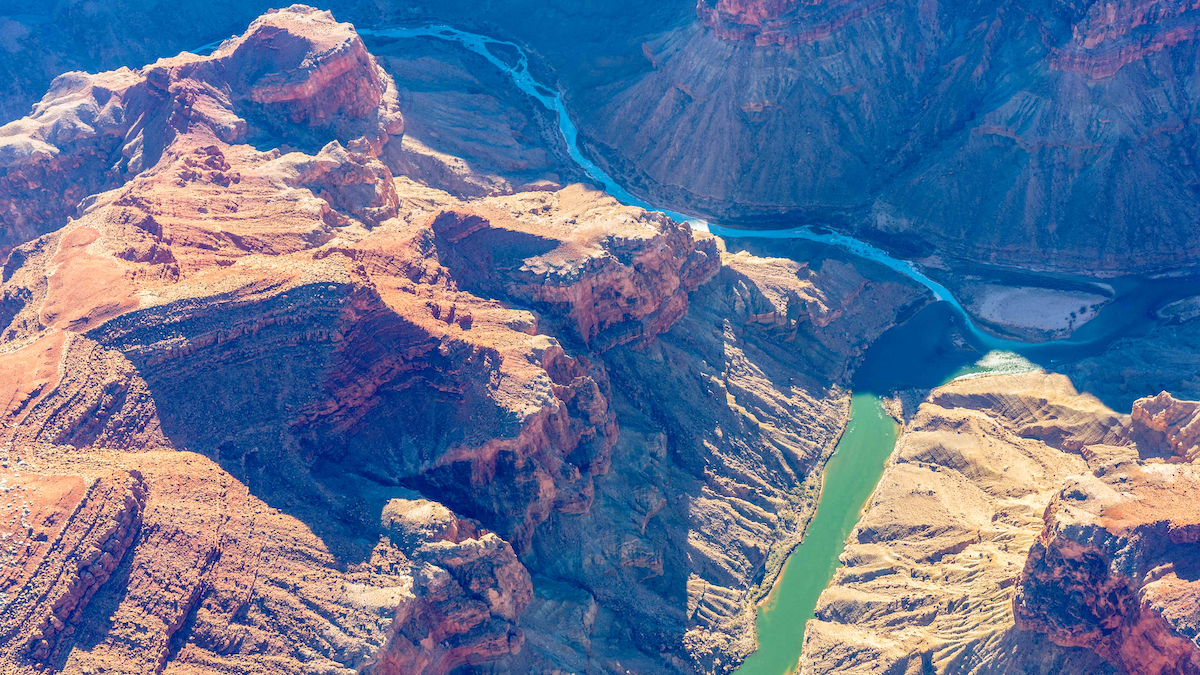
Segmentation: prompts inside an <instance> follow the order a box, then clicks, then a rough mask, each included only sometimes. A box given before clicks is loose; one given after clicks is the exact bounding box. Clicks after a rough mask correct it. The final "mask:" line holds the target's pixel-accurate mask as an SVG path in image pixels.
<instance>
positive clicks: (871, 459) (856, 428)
mask: <svg viewBox="0 0 1200 675" xmlns="http://www.w3.org/2000/svg"><path fill="white" fill-rule="evenodd" d="M359 33H360V34H362V35H364V36H369V37H376V38H416V37H431V38H437V39H441V40H449V41H453V42H457V43H459V44H461V45H462V46H463V47H465V48H467V49H469V50H471V51H472V52H475V53H476V54H479V55H481V56H483V57H484V58H485V59H487V60H488V61H489V62H490V63H491V64H492V65H494V66H495V67H497V68H499V69H500V70H501V71H503V72H505V73H507V74H508V75H509V76H511V78H512V81H513V83H514V84H515V85H516V86H517V87H518V88H519V89H520V90H521V91H523V92H525V93H526V94H528V95H530V96H532V97H533V98H534V99H536V100H537V101H539V102H540V103H541V104H542V105H543V106H545V107H546V108H547V109H548V110H550V111H552V112H554V113H556V114H557V117H558V126H559V130H560V131H561V133H562V136H563V139H564V141H565V142H566V147H567V150H568V153H569V154H570V156H571V158H572V160H574V161H575V162H576V163H577V164H578V165H579V167H580V168H581V169H582V170H583V171H584V172H585V173H586V174H587V175H588V176H589V177H591V178H592V179H593V180H594V181H596V182H597V183H599V184H600V185H602V186H603V187H604V189H605V191H606V192H608V194H610V195H612V196H613V197H614V198H616V199H617V200H619V201H621V202H623V203H625V204H630V205H634V206H639V207H642V208H644V209H648V210H655V211H660V212H662V213H665V214H667V215H668V216H670V217H671V218H673V219H675V220H677V221H680V222H689V223H690V224H691V225H692V227H693V228H696V229H701V230H707V231H710V232H712V233H713V234H717V235H719V236H721V237H723V238H726V239H730V240H738V239H753V240H759V241H761V242H762V243H763V244H765V243H766V242H768V241H770V240H788V239H792V240H794V239H801V240H807V241H812V242H817V243H820V244H825V245H828V246H833V247H836V248H838V249H840V250H842V251H845V252H848V253H850V254H851V255H853V256H856V257H859V258H863V259H866V260H869V261H871V262H873V263H876V264H879V265H882V266H884V267H886V268H888V269H890V270H893V271H894V272H897V273H899V274H902V275H904V276H906V277H908V278H910V279H912V280H913V281H915V282H917V283H918V284H920V285H922V286H924V287H925V288H927V289H929V291H930V292H931V293H932V295H933V296H934V298H936V300H937V301H938V302H935V303H934V304H931V305H929V306H928V307H926V308H925V309H923V310H922V311H920V312H918V313H917V315H916V316H914V317H913V318H911V319H910V320H908V321H907V322H905V323H904V324H902V325H900V326H897V327H894V328H893V329H891V330H890V331H888V332H887V333H885V334H884V336H882V337H881V338H880V339H879V340H878V341H876V343H875V344H874V345H872V346H871V348H870V349H869V350H868V352H867V355H866V357H865V360H864V362H863V364H862V365H861V366H860V367H859V369H858V372H857V373H856V375H855V376H854V379H853V381H852V383H851V386H852V390H853V391H854V394H853V396H852V401H851V408H850V420H849V422H848V423H847V425H846V428H845V430H844V432H843V434H842V437H841V439H840V441H839V442H838V445H837V447H836V449H835V451H834V454H833V455H832V457H831V458H830V459H829V461H828V462H827V464H826V466H825V472H824V478H823V486H822V490H821V495H820V499H819V501H818V505H817V510H816V513H815V515H814V516H813V519H812V521H811V522H810V524H809V526H808V529H807V531H806V533H805V536H804V540H803V542H802V543H801V544H800V545H799V546H797V547H796V549H795V550H794V551H793V552H792V554H791V555H790V556H789V558H788V561H787V563H786V565H785V567H784V571H783V573H782V574H781V575H780V578H779V579H778V580H777V582H776V584H775V587H774V588H773V590H772V592H771V594H770V596H769V597H768V600H767V602H765V603H764V604H763V605H762V606H761V607H760V609H759V615H758V624H757V625H758V640H759V648H758V651H756V652H755V653H754V654H752V655H751V656H750V657H749V658H748V659H747V660H746V662H745V663H744V664H743V665H742V666H741V667H740V668H739V669H738V670H737V671H736V673H737V675H783V674H784V673H789V672H791V671H793V670H794V669H795V667H796V665H797V661H798V659H799V656H800V650H801V645H802V642H803V636H804V627H805V622H807V621H808V620H809V619H811V618H813V610H814V608H815V606H816V603H817V598H818V596H819V595H820V593H821V591H823V590H824V589H825V587H826V586H827V585H828V584H829V581H830V579H831V578H832V577H833V574H834V572H835V571H836V570H837V568H838V566H839V564H840V563H839V561H838V557H839V555H840V554H841V553H842V550H843V547H844V545H845V541H846V538H847V536H848V535H849V534H850V532H851V530H852V529H853V528H854V526H855V524H856V523H857V522H858V519H859V516H860V513H861V509H862V508H863V506H864V505H865V503H866V501H867V500H868V499H869V497H870V495H871V493H872V492H873V490H874V489H875V485H876V483H878V481H879V477H880V476H881V475H882V472H883V469H884V466H885V464H886V462H887V458H888V457H889V456H890V454H891V452H892V450H893V448H894V446H895V442H896V438H897V434H898V431H899V429H898V426H897V424H896V422H895V421H894V420H892V419H891V418H890V417H889V416H888V415H887V414H886V413H885V412H884V409H883V406H882V402H881V400H880V396H881V395H882V394H884V393H886V392H888V391H891V390H894V389H900V388H908V387H933V386H937V385H940V384H943V383H945V382H947V381H949V380H951V379H953V378H955V377H958V376H963V375H968V374H972V373H980V372H1015V371H1019V370H1028V369H1032V368H1033V367H1034V366H1033V364H1032V363H1030V362H1029V361H1027V360H1025V359H1024V358H1022V356H1019V355H1024V356H1029V357H1031V358H1037V359H1039V360H1040V361H1041V362H1043V363H1046V362H1051V363H1052V362H1054V361H1056V360H1060V359H1065V358H1078V357H1079V356H1080V355H1083V354H1087V353H1092V352H1095V351H1098V350H1099V349H1100V348H1102V346H1103V345H1104V344H1107V342H1109V341H1110V340H1111V339H1113V338H1114V337H1117V336H1121V335H1126V334H1129V333H1130V332H1135V331H1138V330H1140V329H1141V328H1143V327H1144V326H1143V324H1145V323H1146V322H1145V321H1144V320H1141V319H1142V317H1144V312H1145V309H1146V307H1148V306H1150V305H1151V304H1154V303H1157V302H1159V301H1160V300H1161V297H1160V296H1162V293H1163V292H1164V291H1163V286H1162V285H1161V284H1160V285H1159V286H1157V287H1154V286H1153V284H1151V286H1152V287H1153V288H1157V289H1158V291H1159V293H1158V294H1155V293H1154V292H1151V291H1147V292H1145V293H1140V294H1139V293H1136V292H1134V293H1129V294H1126V295H1125V296H1123V297H1118V298H1117V300H1116V301H1115V302H1113V303H1111V304H1110V305H1109V306H1108V307H1106V308H1105V310H1103V311H1102V312H1101V316H1100V317H1098V318H1097V319H1094V320H1093V321H1092V322H1090V323H1089V324H1087V325H1085V326H1084V330H1081V331H1078V332H1077V333H1076V337H1074V338H1073V339H1070V340H1061V341H1057V342H1055V343H1049V344H1042V345H1030V344H1027V343H1023V342H1019V341H1015V340H1006V339H1002V338H997V337H995V336H993V335H990V334H988V333H985V332H984V331H982V330H980V329H979V328H978V327H977V326H976V325H975V324H974V323H973V322H972V321H971V319H970V316H969V315H968V314H967V312H966V310H965V309H964V308H963V306H962V304H961V303H960V302H959V301H958V300H957V299H956V298H955V297H954V295H953V294H952V293H951V292H950V291H949V290H948V289H947V288H946V287H945V286H943V285H942V284H940V283H938V282H937V281H935V280H933V279H931V278H930V277H929V276H927V275H926V274H925V273H924V272H923V271H922V270H921V268H920V267H919V266H917V265H916V264H914V263H912V262H910V261H907V260H902V259H898V258H894V257H892V256H891V255H889V254H888V253H887V252H886V251H883V250H881V249H879V248H877V247H875V246H872V245H871V244H868V243H866V242H863V241H859V240H857V239H854V238H853V237H849V236H846V235H842V234H838V233H835V232H829V231H826V230H820V231H818V230H813V229H809V228H807V227H796V228H791V229H786V230H741V229H733V228H728V227H722V226H720V225H717V224H713V223H708V222H705V221H704V220H702V219H699V218H695V217H691V216H687V215H685V214H682V213H677V212H674V211H669V210H665V209H660V208H656V207H654V206H652V205H650V204H648V203H646V202H645V201H643V200H641V199H638V198H637V197H634V196H633V195H631V194H630V193H629V192H627V191H626V190H625V189H624V188H623V187H621V186H620V185H618V184H617V183H616V181H614V180H613V179H612V177H611V176H609V175H608V174H606V173H605V172H604V171H603V170H601V169H600V167H598V166H597V165H596V164H595V163H593V162H592V161H591V160H589V159H588V158H587V157H585V156H584V155H583V153H582V152H581V151H580V150H579V146H578V143H577V137H578V130H577V128H576V126H575V124H574V122H573V121H572V119H571V117H570V115H569V114H568V113H567V110H566V108H565V106H564V105H563V101H562V97H561V95H560V94H559V93H558V92H557V91H555V90H553V89H551V88H549V87H546V86H544V85H542V84H541V83H539V82H538V81H537V80H535V79H534V77H533V76H532V75H531V74H530V71H529V60H528V57H527V55H526V54H525V52H524V50H523V49H521V47H520V46H518V45H516V44H514V43H511V42H505V41H502V40H495V39H492V38H489V37H486V36H483V35H477V34H473V33H467V32H464V31H461V30H458V29H455V28H452V27H449V26H425V27H419V28H380V29H365V28H360V29H359ZM216 45H217V43H211V44H209V45H205V47H202V48H200V49H198V50H196V51H202V50H207V49H212V48H214V47H215V46H216ZM1196 287H1197V288H1200V284H1196ZM1153 288H1152V290H1153ZM956 334H957V335H958V336H961V338H962V339H958V340H956V339H954V337H953V336H954V335H956Z"/></svg>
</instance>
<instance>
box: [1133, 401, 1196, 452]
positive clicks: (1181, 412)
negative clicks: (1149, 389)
mask: <svg viewBox="0 0 1200 675" xmlns="http://www.w3.org/2000/svg"><path fill="white" fill-rule="evenodd" d="M1132 417H1133V419H1132V423H1133V428H1132V433H1133V435H1134V436H1135V437H1136V438H1138V439H1139V440H1140V441H1141V442H1142V443H1143V444H1145V446H1146V448H1145V451H1146V452H1159V453H1162V454H1164V455H1166V456H1169V455H1175V456H1176V457H1179V458H1181V459H1183V460H1185V461H1187V462H1195V461H1196V459H1197V458H1198V457H1200V424H1198V423H1197V419H1198V418H1200V404H1198V403H1196V402H1195V401H1180V400H1178V399H1176V398H1175V397H1173V396H1171V395H1170V394H1169V393H1167V392H1165V391H1164V392H1162V393H1160V394H1159V395H1158V396H1154V397H1151V398H1142V399H1138V400H1137V401H1136V402H1134V404H1133V416H1132Z"/></svg>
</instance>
